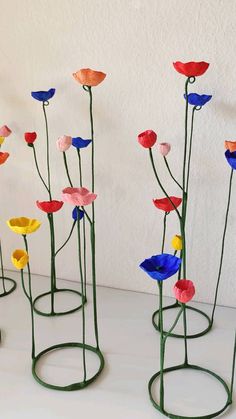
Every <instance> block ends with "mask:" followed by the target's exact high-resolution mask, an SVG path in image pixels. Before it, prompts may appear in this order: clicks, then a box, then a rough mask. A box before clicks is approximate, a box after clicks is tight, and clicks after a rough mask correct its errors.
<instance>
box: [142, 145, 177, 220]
mask: <svg viewBox="0 0 236 419" xmlns="http://www.w3.org/2000/svg"><path fill="white" fill-rule="evenodd" d="M149 157H150V160H151V164H152V169H153V172H154V175H155V177H156V180H157V183H158V185H159V186H160V188H161V190H162V192H163V193H164V195H165V196H166V198H167V199H168V200H169V201H170V203H171V204H172V205H173V207H174V209H175V211H176V214H177V215H178V218H179V220H180V219H181V215H180V213H179V211H178V209H177V208H176V206H175V204H174V202H173V201H172V200H171V199H170V197H169V195H168V193H167V192H166V190H165V189H164V187H163V185H162V183H161V181H160V178H159V176H158V174H157V171H156V167H155V163H154V159H153V154H152V149H151V148H149Z"/></svg>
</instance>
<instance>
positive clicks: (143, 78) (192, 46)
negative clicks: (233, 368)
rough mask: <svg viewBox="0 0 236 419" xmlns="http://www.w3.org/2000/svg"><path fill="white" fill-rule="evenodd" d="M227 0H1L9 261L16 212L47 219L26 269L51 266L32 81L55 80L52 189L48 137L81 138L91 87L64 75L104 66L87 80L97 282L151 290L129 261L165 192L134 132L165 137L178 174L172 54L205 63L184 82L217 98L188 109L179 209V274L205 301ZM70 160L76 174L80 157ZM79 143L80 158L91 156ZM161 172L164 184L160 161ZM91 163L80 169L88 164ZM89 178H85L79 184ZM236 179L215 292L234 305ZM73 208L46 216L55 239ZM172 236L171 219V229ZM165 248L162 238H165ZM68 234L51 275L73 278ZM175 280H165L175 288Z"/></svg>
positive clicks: (146, 245) (227, 65) (180, 83)
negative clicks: (182, 224) (185, 199)
mask: <svg viewBox="0 0 236 419" xmlns="http://www.w3.org/2000/svg"><path fill="white" fill-rule="evenodd" d="M235 16H236V3H235V1H234V0H228V1H220V0H208V1H206V0H199V1H194V0H145V1H144V0H143V1H141V0H67V1H66V0H37V1H36V0H11V1H8V2H4V12H3V14H2V18H1V25H0V43H1V67H0V85H1V99H0V103H1V118H0V119H1V124H7V125H9V126H10V127H11V128H12V130H13V132H14V134H13V135H12V136H11V137H10V138H9V139H8V140H6V143H5V144H4V146H3V150H6V151H9V152H10V153H11V157H10V158H9V160H8V162H7V163H6V164H5V165H3V166H1V168H0V170H1V236H2V239H3V242H4V248H5V265H6V267H8V268H11V262H10V253H11V251H12V250H13V249H14V248H15V247H19V246H21V238H20V237H17V236H16V235H14V234H13V233H11V232H10V231H8V228H7V227H6V226H5V220H6V219H8V218H10V217H13V216H20V215H25V216H29V217H38V218H39V219H40V220H42V221H43V225H42V227H41V229H40V230H39V231H38V232H37V233H35V234H34V235H32V236H31V237H30V246H31V260H32V270H33V271H34V272H37V273H40V274H43V275H47V274H48V273H49V256H48V253H47V247H49V242H48V226H47V220H46V217H44V214H43V213H42V212H40V211H39V210H38V209H37V208H36V206H35V204H34V202H35V201H36V199H39V200H41V199H42V200H43V199H47V196H46V194H45V192H44V190H43V188H42V187H41V184H40V182H39V179H38V177H37V175H36V173H35V170H34V165H33V159H32V153H31V150H30V149H29V148H28V147H27V146H26V144H25V142H24V140H23V133H24V132H25V131H33V130H36V131H37V132H38V135H39V139H38V141H37V149H38V152H39V158H40V164H41V165H42V167H43V169H45V153H44V146H45V136H44V125H43V117H42V112H41V107H40V104H39V103H38V102H36V101H34V100H33V99H31V97H30V92H31V91H32V90H41V89H42V90H46V89H48V88H50V87H56V89H57V93H56V95H55V97H54V99H52V101H51V106H50V107H49V109H48V117H49V124H50V143H51V153H52V171H53V173H54V180H53V188H54V198H59V199H60V191H61V190H62V188H63V187H65V186H67V182H66V177H65V174H64V170H63V165H62V155H61V154H60V153H59V152H58V151H57V150H56V148H55V141H56V139H57V138H58V137H59V136H60V135H63V134H68V135H70V134H71V135H72V136H77V135H80V136H82V137H88V135H89V125H88V97H87V94H86V93H85V92H84V91H83V90H82V88H81V87H80V86H79V85H78V84H77V83H76V82H75V81H74V80H73V78H72V76H71V73H72V72H74V71H76V70H78V69H79V68H83V67H91V68H94V69H98V70H101V71H104V72H106V73H107V78H106V80H105V81H104V82H103V83H102V85H100V86H99V87H97V88H95V89H94V108H95V109H94V113H95V132H96V191H97V193H98V196H99V198H98V199H97V207H96V208H97V240H98V241H97V266H98V282H99V284H104V285H108V286H113V287H118V288H125V289H132V290H138V291H146V292H155V291H156V286H155V283H154V281H152V280H151V279H149V278H148V277H147V276H146V275H145V274H144V273H143V272H142V271H141V270H140V269H139V268H138V264H139V263H140V262H141V261H142V260H143V259H144V258H145V257H149V256H151V255H152V254H155V253H158V252H159V251H160V240H161V237H160V236H161V225H162V217H161V213H159V212H158V211H157V210H156V209H155V208H154V206H153V204H152V198H153V197H158V196H159V197H161V196H162V194H161V193H160V191H159V189H158V188H157V186H156V183H155V180H154V178H153V175H152V172H151V167H150V165H149V161H148V154H147V152H146V151H145V150H144V149H142V148H141V147H140V146H139V145H138V144H137V141H136V136H137V134H138V133H139V132H141V131H142V130H144V129H149V128H151V129H154V130H155V131H157V132H158V135H159V141H168V142H170V143H171V144H172V152H171V154H170V155H169V162H170V164H171V165H172V167H173V170H174V172H175V174H176V176H177V177H180V175H181V171H180V164H179V162H180V161H181V158H182V153H183V137H184V126H183V118H184V101H183V99H182V94H183V90H184V77H182V76H181V75H179V74H178V73H176V72H175V71H174V69H173V68H172V61H176V60H180V61H189V60H195V61H198V60H205V61H208V62H210V63H211V65H210V68H209V70H208V71H207V73H206V74H205V75H204V76H203V77H200V78H199V79H198V80H197V82H196V83H195V86H194V90H196V91H197V92H199V93H207V94H212V95H213V100H212V102H211V103H209V104H207V105H206V107H205V108H204V109H203V110H202V111H201V113H200V114H198V115H196V126H195V127H196V128H195V138H194V157H193V164H192V176H191V188H192V189H191V195H190V204H189V215H188V242H189V248H188V258H189V269H188V277H189V279H192V280H193V281H195V283H196V288H197V296H196V298H197V299H198V300H201V301H207V302H210V301H212V293H213V291H214V286H215V281H216V274H217V270H218V263H219V255H220V238H221V235H222V230H223V220H224V213H225V206H226V196H227V192H226V187H227V183H228V178H229V172H230V169H229V166H228V165H227V163H226V161H225V158H224V140H226V139H230V140H235V139H236V138H235V130H236V102H235V97H236V71H235V65H236V58H235V51H236V38H235V23H236V17H235ZM74 154H75V153H73V152H72V150H69V152H68V158H69V160H70V162H71V164H72V165H73V177H74V179H76V176H77V173H78V172H77V166H76V158H75V157H76V156H75V155H74ZM88 154H89V151H88V150H87V151H84V152H83V155H86V159H85V163H86V165H87V166H88V165H89V159H88ZM157 164H158V169H159V171H160V176H161V178H162V179H163V181H164V183H165V185H166V187H167V188H168V190H169V192H170V193H171V194H178V190H177V189H176V187H175V185H173V183H172V181H171V180H169V179H168V176H167V174H166V171H165V167H164V165H163V162H162V160H161V158H160V157H159V158H158V163H157ZM87 174H89V172H88V173H87ZM87 183H88V185H85V186H89V182H87ZM235 183H236V179H234V185H233V197H232V206H231V214H230V220H229V230H228V235H227V242H226V253H227V254H226V257H225V264H224V269H223V278H222V285H221V296H220V298H219V302H220V303H222V304H225V305H231V306H236V281H235V271H236V258H235V255H236V253H235V243H236V240H235V237H236V216H235V214H236V194H235V188H236V184H235ZM70 211H71V208H70V206H69V205H65V206H64V210H63V212H61V213H58V214H56V216H55V218H56V223H57V229H58V230H57V241H58V244H59V243H61V242H62V241H63V239H64V238H65V236H66V234H67V231H69V228H70V224H71V218H70ZM175 233H178V229H177V222H176V220H175V216H174V215H171V216H170V223H169V227H168V240H170V238H171V237H172V235H173V234H175ZM169 250H170V249H169ZM76 255H77V250H76V237H74V240H72V242H71V244H70V246H68V248H67V249H66V250H65V252H64V253H63V255H62V257H60V259H59V260H58V276H59V277H62V278H68V279H76V278H77V277H78V266H77V261H76ZM172 284H173V279H170V280H168V281H166V287H165V290H166V294H169V295H171V287H172Z"/></svg>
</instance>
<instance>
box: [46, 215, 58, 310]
mask: <svg viewBox="0 0 236 419" xmlns="http://www.w3.org/2000/svg"><path fill="white" fill-rule="evenodd" d="M48 222H49V228H50V242H51V293H50V296H51V314H55V295H54V292H55V290H56V268H55V233H54V222H53V214H48Z"/></svg>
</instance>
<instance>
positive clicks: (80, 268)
mask: <svg viewBox="0 0 236 419" xmlns="http://www.w3.org/2000/svg"><path fill="white" fill-rule="evenodd" d="M77 232H78V257H79V270H80V279H81V293H82V335H83V337H82V339H83V368H84V381H86V359H85V310H84V279H83V269H82V258H81V238H80V222H79V207H77Z"/></svg>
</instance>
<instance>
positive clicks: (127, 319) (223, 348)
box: [0, 272, 236, 419]
mask: <svg viewBox="0 0 236 419" xmlns="http://www.w3.org/2000/svg"><path fill="white" fill-rule="evenodd" d="M9 274H10V275H11V276H12V277H13V278H17V283H18V287H17V290H16V291H15V292H14V293H13V294H11V295H10V296H8V297H5V298H1V300H0V302H1V304H0V327H1V329H2V343H1V346H0V412H1V413H0V414H1V418H2V419H42V418H43V419H78V418H86V419H93V418H99V419H100V418H101V419H124V418H126V419H146V418H148V419H156V418H159V417H160V418H161V417H163V416H162V415H161V414H160V413H159V412H157V411H156V410H155V409H154V407H153V406H152V405H151V403H150V401H149V396H148V392H147V383H148V380H149V378H150V377H151V376H152V375H153V374H154V373H155V372H157V371H158V369H159V336H158V333H157V332H156V331H155V330H154V328H153V326H152V324H151V314H152V312H153V311H154V310H155V309H156V308H157V306H156V305H157V296H154V295H148V294H142V293H135V292H129V291H121V290H115V289H109V288H104V287H98V312H99V330H100V345H101V349H102V351H103V353H104V356H105V360H106V367H105V369H104V371H103V372H102V374H101V376H100V377H99V379H97V381H96V382H95V383H93V384H92V385H91V386H89V387H87V388H86V389H84V390H81V391H74V392H59V391H55V390H50V389H47V388H44V387H42V386H40V385H39V384H38V383H37V382H36V381H35V380H34V379H33V377H32V375H31V359H30V312H29V306H28V302H27V300H26V298H25V296H24V295H23V292H22V289H21V285H20V281H19V275H18V273H13V272H11V273H9ZM48 284H49V280H48V278H44V277H39V276H36V275H35V276H33V288H34V295H35V296H36V295H38V294H39V293H40V292H42V291H44V290H47V289H48V288H47V287H48ZM59 285H60V286H61V287H64V286H65V285H66V286H68V287H70V288H74V289H79V285H78V284H77V283H75V282H68V281H59ZM88 288H89V289H88V303H87V305H86V313H87V336H88V341H87V343H89V344H94V339H93V333H92V298H91V288H90V287H88ZM60 300H61V301H60ZM77 302H78V300H77V298H75V297H73V296H69V295H67V296H66V297H65V296H64V298H63V301H62V299H61V296H60V297H58V299H57V304H58V305H60V307H63V306H64V307H66V305H67V304H68V307H70V306H72V305H73V304H75V303H77ZM165 302H166V303H167V302H171V299H169V298H166V299H165ZM44 303H47V302H46V301H45V302H44ZM194 305H195V306H197V307H201V308H203V309H204V310H205V311H206V312H207V313H210V311H211V306H209V305H204V304H194ZM170 315H171V313H169V314H167V315H166V316H167V317H168V318H169V316H170ZM188 317H189V326H188V327H189V330H190V331H192V332H194V331H197V330H201V327H203V326H204V325H205V323H204V321H203V320H202V319H201V318H199V317H196V315H194V314H191V315H190V314H188ZM35 320H36V351H37V352H39V351H41V350H43V349H44V348H46V347H48V346H51V345H53V344H56V343H59V342H67V341H80V342H81V311H80V312H77V313H74V314H71V315H67V316H63V317H58V318H45V317H41V316H38V315H36V316H35ZM167 320H168V319H167ZM169 320H170V319H169ZM193 320H194V322H193ZM179 327H180V326H179ZM235 327H236V310H235V309H232V308H223V307H218V308H217V311H216V319H215V326H214V328H213V330H212V331H211V332H210V333H209V334H208V335H207V336H205V337H202V338H199V339H194V340H191V341H189V343H188V348H189V360H190V362H191V363H193V364H198V365H201V366H203V367H205V368H209V369H210V370H213V371H215V372H216V373H217V374H219V375H221V376H222V377H223V378H224V379H225V380H226V381H227V382H229V381H230V373H231V364H232V350H233V339H234V329H235ZM182 350H183V342H182V340H179V339H173V338H172V339H169V340H168V344H167V350H166V365H167V366H170V365H174V364H179V363H181V362H182V361H183V352H182ZM44 361H45V363H44V364H43V363H42V364H40V367H41V368H40V374H41V375H42V376H43V377H44V378H46V379H48V380H50V381H51V382H53V383H55V384H61V385H62V384H69V383H70V382H74V381H77V380H78V379H79V377H81V375H80V376H79V374H78V373H79V372H81V368H80V367H81V351H79V350H76V349H74V350H72V349H70V350H69V349H68V350H63V351H57V352H53V353H51V354H50V355H49V356H47V357H45V359H44ZM88 362H89V368H88V371H89V373H92V371H94V370H95V369H96V367H97V360H96V357H94V356H91V355H88ZM180 379H181V385H180ZM165 382H166V387H165V390H166V396H167V398H168V401H166V408H168V409H169V410H171V411H173V412H174V413H178V414H185V415H192V416H194V415H195V416H197V415H200V414H201V415H202V414H207V413H210V412H211V411H214V410H217V409H218V408H219V409H220V407H221V406H222V405H223V404H224V400H225V394H224V392H223V391H222V387H221V385H220V384H218V382H215V380H213V379H212V378H210V377H208V376H206V375H205V374H200V373H196V372H191V371H185V372H183V371H182V372H178V373H171V374H168V375H166V381H165ZM200 398H201V402H200ZM235 398H236V396H235ZM225 417H227V418H231V419H235V418H236V407H235V406H234V407H231V409H230V410H228V412H227V414H226V415H225Z"/></svg>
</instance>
